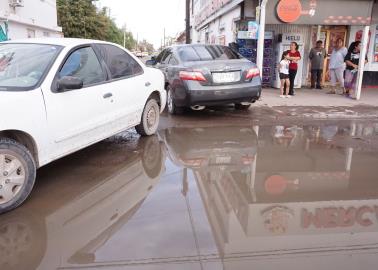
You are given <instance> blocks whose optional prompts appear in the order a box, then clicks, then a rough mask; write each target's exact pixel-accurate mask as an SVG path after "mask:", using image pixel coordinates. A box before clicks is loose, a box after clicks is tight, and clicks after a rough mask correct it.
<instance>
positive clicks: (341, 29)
mask: <svg viewBox="0 0 378 270" xmlns="http://www.w3.org/2000/svg"><path fill="white" fill-rule="evenodd" d="M347 31H348V29H347V27H346V26H335V27H323V29H322V31H321V39H322V40H323V41H325V43H324V48H325V49H326V52H327V58H326V60H325V61H324V67H323V78H322V84H323V85H328V84H330V82H331V78H330V76H329V72H328V66H329V59H330V56H331V53H332V50H333V48H334V46H335V44H336V41H337V39H339V38H341V39H342V40H343V41H344V46H345V43H346V36H347Z"/></svg>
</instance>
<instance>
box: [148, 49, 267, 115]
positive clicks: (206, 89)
mask: <svg viewBox="0 0 378 270" xmlns="http://www.w3.org/2000/svg"><path fill="white" fill-rule="evenodd" d="M146 64H147V65H149V66H153V67H155V68H157V69H160V70H161V71H163V73H164V74H165V88H166V90H167V93H168V97H167V108H168V111H169V113H171V114H178V113H182V112H183V110H184V108H186V107H191V108H192V109H194V110H202V109H204V108H205V107H206V106H211V105H222V104H235V107H236V108H237V109H248V108H249V107H250V105H251V103H254V102H255V101H256V100H258V99H259V97H260V95H261V79H260V72H259V70H258V68H257V67H256V65H255V64H254V63H252V62H251V61H249V60H247V59H245V58H243V57H242V56H241V55H239V54H238V53H236V52H234V51H233V50H232V49H230V48H229V47H225V46H220V45H201V44H191V45H176V46H172V47H169V48H166V49H165V50H163V51H162V52H161V53H160V54H159V55H158V56H157V57H156V58H155V57H153V58H152V59H151V60H148V61H147V62H146Z"/></svg>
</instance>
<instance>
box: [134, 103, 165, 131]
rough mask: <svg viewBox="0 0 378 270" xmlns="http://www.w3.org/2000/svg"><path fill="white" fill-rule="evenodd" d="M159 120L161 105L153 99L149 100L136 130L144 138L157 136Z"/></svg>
mask: <svg viewBox="0 0 378 270" xmlns="http://www.w3.org/2000/svg"><path fill="white" fill-rule="evenodd" d="M159 119H160V108H159V104H158V103H157V101H156V100H155V99H153V98H152V99H150V100H148V101H147V103H146V106H144V110H143V113H142V119H141V122H140V124H139V125H137V126H136V127H135V129H136V131H137V132H138V133H139V134H140V135H142V136H150V135H152V134H155V132H156V130H157V128H158V126H159Z"/></svg>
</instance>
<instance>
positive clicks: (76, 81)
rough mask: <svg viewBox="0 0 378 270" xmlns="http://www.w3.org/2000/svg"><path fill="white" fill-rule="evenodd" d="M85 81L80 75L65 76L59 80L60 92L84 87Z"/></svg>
mask: <svg viewBox="0 0 378 270" xmlns="http://www.w3.org/2000/svg"><path fill="white" fill-rule="evenodd" d="M83 85H84V82H83V80H82V79H80V78H78V77H72V76H64V77H62V78H61V79H59V80H58V92H65V91H69V90H75V89H80V88H83Z"/></svg>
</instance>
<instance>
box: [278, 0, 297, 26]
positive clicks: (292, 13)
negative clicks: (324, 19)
mask: <svg viewBox="0 0 378 270" xmlns="http://www.w3.org/2000/svg"><path fill="white" fill-rule="evenodd" d="M301 13H302V4H301V2H300V1H299V0H281V1H280V2H279V3H278V5H277V15H278V18H279V19H280V20H281V21H283V22H285V23H292V22H295V21H296V20H298V18H299V17H300V16H301Z"/></svg>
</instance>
